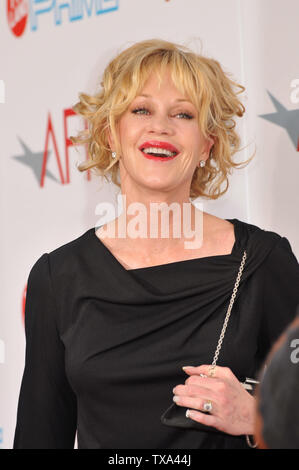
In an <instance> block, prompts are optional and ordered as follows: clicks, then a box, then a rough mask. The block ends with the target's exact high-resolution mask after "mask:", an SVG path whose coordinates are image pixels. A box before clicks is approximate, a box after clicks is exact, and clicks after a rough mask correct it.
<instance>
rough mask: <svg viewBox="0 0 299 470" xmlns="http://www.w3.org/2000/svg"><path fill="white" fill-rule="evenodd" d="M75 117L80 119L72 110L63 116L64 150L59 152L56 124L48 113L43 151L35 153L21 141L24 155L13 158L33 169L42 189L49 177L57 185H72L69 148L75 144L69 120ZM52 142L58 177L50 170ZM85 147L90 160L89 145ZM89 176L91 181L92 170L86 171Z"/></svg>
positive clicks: (65, 112)
mask: <svg viewBox="0 0 299 470" xmlns="http://www.w3.org/2000/svg"><path fill="white" fill-rule="evenodd" d="M73 117H75V118H76V119H78V116H77V115H76V113H75V112H74V111H73V110H72V109H64V110H63V114H62V121H63V122H62V123H60V124H59V125H60V126H61V125H62V127H63V143H62V147H63V150H64V151H62V150H61V148H60V150H59V145H58V142H57V138H56V133H55V127H54V122H53V119H52V116H51V114H50V113H48V116H47V121H46V129H45V134H44V147H43V149H42V150H41V151H39V152H33V151H31V149H30V148H29V147H28V146H27V145H26V144H25V142H23V141H22V140H21V139H19V141H20V144H21V146H22V148H23V154H21V155H16V156H14V157H13V158H14V159H15V160H17V161H18V162H20V163H22V164H23V165H27V166H29V167H30V168H31V170H32V172H33V173H34V175H35V178H36V179H37V181H38V184H39V185H40V186H41V187H44V185H45V178H46V177H48V178H50V179H52V180H54V181H56V182H57V183H59V182H60V183H61V184H68V183H70V164H69V160H70V155H69V148H70V147H72V146H73V145H74V144H73V142H72V141H71V140H70V139H69V130H68V121H69V119H72V118H73ZM84 125H85V129H87V123H86V122H84ZM51 142H52V145H53V149H54V155H55V160H56V168H57V172H56V176H55V174H54V173H52V172H51V171H50V170H49V169H48V168H47V166H48V159H49V158H48V157H49V154H50V153H51V150H50V143H51ZM84 147H85V154H86V159H87V158H88V148H87V145H86V144H85V145H84ZM62 155H64V165H63V163H62V158H61V157H62ZM86 174H87V179H88V180H90V179H91V174H90V170H87V171H86Z"/></svg>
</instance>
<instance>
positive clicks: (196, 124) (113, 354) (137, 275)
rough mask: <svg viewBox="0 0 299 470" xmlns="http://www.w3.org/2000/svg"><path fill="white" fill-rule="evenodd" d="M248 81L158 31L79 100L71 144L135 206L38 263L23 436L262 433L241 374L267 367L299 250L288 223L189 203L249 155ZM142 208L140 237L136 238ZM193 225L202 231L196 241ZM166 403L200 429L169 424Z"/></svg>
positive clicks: (94, 443) (98, 440)
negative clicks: (278, 225)
mask: <svg viewBox="0 0 299 470" xmlns="http://www.w3.org/2000/svg"><path fill="white" fill-rule="evenodd" d="M243 90H244V88H243V87H242V86H241V85H239V84H238V83H237V82H235V81H234V80H233V79H232V78H231V77H230V76H229V75H228V73H225V72H224V71H223V69H222V67H221V65H220V64H219V62H217V61H216V60H214V59H211V58H207V57H203V56H201V55H198V54H195V53H193V52H192V51H190V50H189V49H187V48H186V47H183V46H180V45H177V44H174V43H171V42H167V41H163V40H158V39H154V40H147V41H142V42H139V43H136V44H134V45H133V46H131V47H129V48H127V49H126V50H124V51H123V52H122V53H120V54H118V55H117V56H116V57H115V58H114V59H113V60H112V61H111V62H110V63H109V64H108V66H107V67H106V69H105V71H104V74H103V79H102V82H101V90H100V91H99V92H97V93H96V94H95V95H94V96H89V95H87V94H84V93H81V94H80V95H79V97H80V101H79V102H78V103H77V104H76V105H75V106H74V110H75V111H76V112H77V113H78V114H80V115H81V116H83V117H84V118H85V119H86V120H87V121H88V129H87V130H86V131H85V132H82V133H80V134H79V135H78V136H77V137H73V142H74V143H76V144H84V143H85V144H88V149H89V155H90V158H89V160H88V161H86V162H84V163H82V164H81V165H80V166H79V170H80V171H85V170H87V169H92V170H93V171H95V173H96V174H98V175H102V176H105V177H109V176H110V177H111V179H112V181H113V182H114V183H115V184H117V185H119V187H120V188H121V193H122V196H125V198H124V207H123V212H122V213H121V214H120V215H119V216H118V217H116V218H115V219H114V220H112V221H110V222H108V223H106V224H103V225H101V226H98V227H92V228H90V229H88V230H87V231H86V232H85V233H83V234H82V235H81V236H80V237H78V238H76V239H74V240H72V241H70V242H69V243H67V244H65V245H63V246H60V247H58V248H57V249H56V250H54V251H52V252H50V253H44V254H43V255H42V256H41V257H40V258H39V259H38V260H37V262H36V263H35V264H34V266H33V267H32V269H31V271H30V274H29V278H28V287H27V299H26V312H25V314H26V338H27V346H26V363H25V370H24V375H23V380H22V386H21V391H20V398H19V406H18V416H17V425H16V432H15V441H14V447H15V448H72V447H73V446H74V439H75V434H76V431H77V436H78V447H79V448H80V449H87V448H97V449H100V448H103V449H112V448H114V449H125V448H131V449H134V448H136V449H141V448H149V449H159V448H161V449H163V448H167V449H205V448H219V449H222V448H236V449H237V448H246V447H248V445H249V443H250V442H252V441H248V436H250V435H252V434H253V433H254V420H255V398H254V397H253V396H252V395H251V394H250V393H249V392H248V391H247V390H246V389H245V388H244V386H243V385H242V383H241V382H242V381H244V379H245V378H246V377H251V378H254V377H257V372H258V370H259V367H260V366H261V364H262V363H263V360H264V358H265V356H266V354H267V353H268V351H269V349H270V347H271V345H272V343H273V342H274V341H275V340H276V338H277V337H278V336H279V334H280V333H281V332H282V330H283V329H284V327H285V326H286V325H287V324H288V323H289V322H290V320H291V319H292V318H293V317H294V315H295V307H296V305H297V304H298V302H299V289H298V285H299V271H298V263H297V260H296V258H295V256H294V254H293V252H292V249H291V246H290V244H289V242H288V240H287V239H286V238H285V237H281V236H280V235H279V234H277V233H275V232H271V231H267V230H263V229H262V228H259V227H257V226H255V225H251V224H248V223H246V222H243V221H241V220H238V219H221V218H219V217H215V216H213V215H211V214H208V213H207V212H204V211H201V210H199V209H198V208H196V207H195V205H194V204H192V203H190V199H191V200H193V199H194V198H196V197H198V196H199V197H203V198H208V199H209V198H210V199H217V198H219V197H221V195H223V194H224V193H225V192H226V190H227V188H228V175H229V174H230V173H231V171H232V169H233V168H238V167H239V166H241V164H240V163H236V162H234V159H233V156H234V154H235V153H236V152H237V151H238V150H240V139H239V136H238V135H237V133H236V130H235V124H236V122H235V118H236V116H239V117H241V116H242V115H243V114H244V111H245V108H244V106H243V104H242V103H241V101H240V100H239V97H238V95H239V93H240V92H242V91H243ZM245 163H247V162H245ZM118 176H119V179H118ZM223 183H224V184H225V187H224V188H223V187H222V186H223ZM154 203H157V204H159V205H161V206H162V207H164V209H163V210H162V215H165V214H166V213H167V214H168V215H169V226H170V227H175V228H176V230H177V229H180V230H181V231H180V236H179V237H177V236H175V235H176V233H174V232H175V230H174V229H173V230H171V229H170V231H169V234H168V236H167V237H163V236H162V235H161V229H162V228H165V226H166V225H167V224H165V221H164V222H163V220H162V219H163V217H161V218H160V219H158V222H157V223H156V225H155V227H153V223H152V219H151V210H152V206H153V204H154ZM172 205H174V206H175V207H177V208H179V209H180V211H179V216H178V213H177V212H175V211H173V212H171V211H168V209H169V208H170V207H172ZM136 207H137V208H139V209H140V217H141V218H140V220H141V225H142V227H141V229H142V230H144V232H145V233H146V236H145V237H136V236H134V234H136V230H137V228H136V224H135V225H134V222H135V219H134V216H135V212H134V210H136ZM184 207H187V209H188V210H189V213H188V211H187V212H186V213H184ZM132 208H133V209H134V210H132ZM186 214H189V216H187V215H186ZM198 221H200V224H199V225H198ZM187 226H188V227H187ZM139 228H140V227H139ZM153 228H156V229H158V230H157V233H158V236H157V237H153V236H150V234H151V230H150V229H153ZM186 228H188V230H189V231H188V230H185V229H186ZM112 229H115V231H114V230H112ZM137 231H138V230H137ZM190 231H191V232H192V233H193V234H194V236H195V238H196V237H197V236H198V232H201V235H202V237H201V243H195V244H193V245H192V244H191V247H190V245H186V243H185V242H188V241H189V242H190V239H191V241H192V237H189V233H190ZM123 234H125V236H123ZM193 238H194V237H193ZM245 250H246V255H247V257H246V264H245V266H244V265H243V268H244V269H243V273H242V277H241V281H240V283H239V287H238V291H237V295H236V297H235V300H234V305H233V309H232V311H231V314H230V319H229V323H228V324H227V329H226V332H225V336H224V338H223V342H222V347H221V351H220V354H219V357H218V362H217V367H216V368H213V375H211V374H210V371H211V369H210V365H211V364H212V360H213V357H214V353H215V348H216V345H217V342H218V338H219V334H220V332H221V329H222V326H223V322H224V318H225V316H226V313H227V309H228V303H229V300H230V298H231V295H232V291H233V288H234V285H235V281H236V276H237V274H238V270H239V267H240V263H242V260H243V256H244V251H245ZM244 259H245V258H244ZM184 366H194V367H193V368H192V367H191V368H190V367H187V368H185V369H182V367H184ZM209 375H210V376H209ZM172 400H174V401H172ZM171 403H176V406H177V409H179V410H182V411H183V413H184V416H185V412H186V413H187V416H188V417H187V418H185V419H186V422H187V423H197V424H198V427H192V426H190V427H188V426H185V427H181V426H176V423H175V422H174V425H171V424H170V425H165V422H163V420H162V419H161V416H162V415H163V413H164V412H165V410H167V409H168V408H169V406H170V405H171ZM188 410H189V411H188ZM191 411H193V414H192V413H191ZM203 411H209V414H206V413H203ZM246 436H247V440H246V439H245V437H246Z"/></svg>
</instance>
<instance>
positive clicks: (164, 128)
mask: <svg viewBox="0 0 299 470" xmlns="http://www.w3.org/2000/svg"><path fill="white" fill-rule="evenodd" d="M149 131H150V132H155V133H157V134H171V133H172V132H173V126H172V125H171V122H170V120H169V118H168V116H165V115H161V114H156V115H154V116H152V119H151V120H150V122H149Z"/></svg>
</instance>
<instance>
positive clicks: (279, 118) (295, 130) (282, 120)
mask: <svg viewBox="0 0 299 470" xmlns="http://www.w3.org/2000/svg"><path fill="white" fill-rule="evenodd" d="M267 93H268V95H269V96H270V98H271V101H272V103H273V104H274V106H275V108H276V113H270V114H260V115H259V117H261V118H263V119H266V120H267V121H270V122H273V124H277V126H280V127H283V128H284V129H286V131H287V133H288V134H289V137H290V139H291V141H292V142H293V144H294V147H295V148H296V150H297V148H298V138H299V109H286V108H285V107H284V106H283V105H282V104H281V103H280V102H279V101H278V100H277V99H276V98H274V96H273V95H271V93H270V92H269V91H268V90H267Z"/></svg>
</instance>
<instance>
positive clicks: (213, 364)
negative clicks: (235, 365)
mask: <svg viewBox="0 0 299 470" xmlns="http://www.w3.org/2000/svg"><path fill="white" fill-rule="evenodd" d="M246 258H247V253H246V250H244V254H243V258H242V261H241V264H240V268H239V272H238V275H237V279H236V282H235V286H234V288H233V293H232V296H231V299H230V303H229V306H228V309H227V313H226V316H225V319H224V322H223V326H222V330H221V333H220V337H219V340H218V344H217V348H216V351H215V354H214V359H213V362H212V366H211V368H210V373H211V375H212V372H213V370H214V369H215V367H216V362H217V361H218V356H219V353H220V349H221V346H222V342H223V338H224V335H225V332H226V328H227V324H228V320H229V317H230V314H231V311H232V307H233V303H234V301H235V297H236V295H237V290H238V287H239V283H240V279H241V276H242V272H243V269H244V265H245V261H246Z"/></svg>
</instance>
